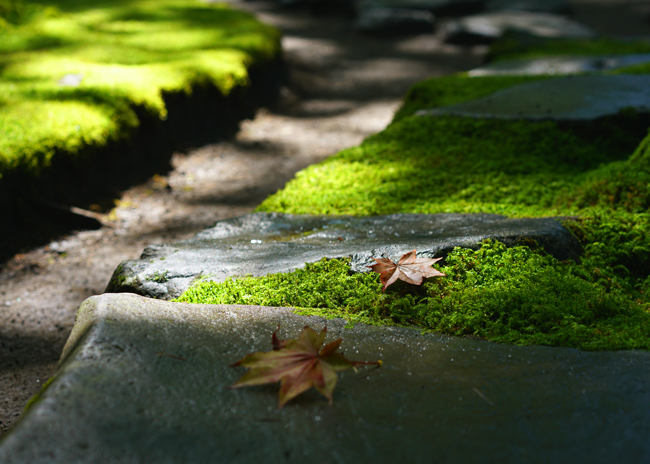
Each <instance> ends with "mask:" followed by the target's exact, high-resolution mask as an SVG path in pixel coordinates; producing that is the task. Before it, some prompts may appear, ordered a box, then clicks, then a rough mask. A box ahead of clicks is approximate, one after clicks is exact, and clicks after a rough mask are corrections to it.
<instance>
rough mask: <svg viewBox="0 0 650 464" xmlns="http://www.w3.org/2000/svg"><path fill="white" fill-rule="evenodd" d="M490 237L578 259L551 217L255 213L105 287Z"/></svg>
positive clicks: (139, 287) (131, 264)
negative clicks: (529, 243)
mask: <svg viewBox="0 0 650 464" xmlns="http://www.w3.org/2000/svg"><path fill="white" fill-rule="evenodd" d="M485 239H494V240H499V241H501V242H503V243H505V244H506V245H508V246H512V245H516V244H517V243H519V242H520V241H521V240H526V239H534V240H536V241H537V242H538V243H539V244H540V245H542V246H543V247H544V248H545V249H546V251H547V252H548V253H550V254H552V255H553V256H555V257H556V258H558V259H561V260H564V259H573V260H576V261H577V260H579V255H580V252H581V247H580V244H579V243H578V241H577V240H576V239H575V238H574V237H573V235H571V233H570V232H569V231H568V230H567V229H565V228H564V227H563V226H562V225H561V224H560V223H559V222H558V221H557V220H555V219H553V218H539V219H526V218H523V219H508V218H505V217H504V216H500V215H496V214H432V215H426V214H393V215H388V216H376V217H369V218H363V217H340V216H339V217H327V216H302V215H289V214H286V215H285V214H278V213H253V214H248V215H246V216H242V217H240V218H235V219H229V220H226V221H221V222H218V223H217V224H216V225H215V226H214V227H213V228H211V229H207V230H205V231H203V232H200V233H199V234H197V235H196V236H195V237H194V238H192V239H191V240H187V241H182V242H177V243H172V244H167V245H154V246H150V247H147V248H146V249H145V250H144V252H143V254H142V256H141V258H140V259H137V260H129V261H124V262H123V263H122V264H120V266H119V267H118V268H117V269H116V271H115V273H114V274H113V276H112V278H111V281H110V283H109V285H108V288H107V289H106V291H107V292H113V293H117V292H133V293H137V294H140V295H144V296H149V297H153V298H160V299H172V298H176V297H178V296H180V295H181V293H183V292H184V291H185V290H186V289H187V288H188V287H189V286H190V284H191V282H192V281H193V280H194V279H196V278H197V277H198V276H210V278H211V280H215V281H218V282H221V281H224V280H226V278H228V277H233V276H244V275H247V274H250V275H253V276H262V275H266V274H271V273H277V272H288V271H292V270H295V269H297V268H301V267H303V266H304V264H305V263H310V262H316V261H319V260H320V259H321V258H323V257H327V258H341V257H351V258H352V271H354V272H369V269H368V267H367V266H370V265H372V264H375V262H374V261H372V260H371V259H370V257H371V256H375V257H379V256H381V255H382V254H383V253H386V254H387V255H389V256H391V257H393V258H399V257H400V256H401V255H402V254H404V253H406V252H407V251H411V250H413V249H417V250H418V255H419V256H427V257H433V256H436V257H441V256H446V254H447V253H449V252H450V251H451V250H453V249H454V248H455V247H464V248H474V249H476V248H478V247H479V244H480V242H481V241H483V240H485Z"/></svg>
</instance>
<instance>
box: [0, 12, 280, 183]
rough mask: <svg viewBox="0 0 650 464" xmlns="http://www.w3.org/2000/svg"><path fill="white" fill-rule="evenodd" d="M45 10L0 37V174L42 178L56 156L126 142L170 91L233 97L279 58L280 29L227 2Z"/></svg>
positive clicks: (160, 111)
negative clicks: (210, 89)
mask: <svg viewBox="0 0 650 464" xmlns="http://www.w3.org/2000/svg"><path fill="white" fill-rule="evenodd" d="M1 1H2V2H3V3H0V14H1V15H4V16H7V17H13V16H12V15H14V13H3V11H5V10H7V11H8V9H7V8H5V9H3V7H4V6H6V5H10V6H11V5H19V6H18V7H16V8H14V10H16V11H23V10H25V11H27V10H29V11H31V10H30V8H31V7H29V8H28V7H25V8H23V7H22V6H20V5H23V4H20V3H18V2H16V1H15V0H1ZM39 8H40V10H39V11H41V14H30V15H28V14H27V13H25V14H23V15H22V16H21V18H24V21H23V20H21V21H18V20H16V21H13V23H16V24H15V25H14V24H10V23H9V22H8V21H7V20H5V21H4V24H5V26H4V27H5V28H9V29H8V30H7V32H6V33H4V32H3V33H2V34H0V133H2V134H3V137H2V138H1V139H0V177H1V176H2V175H3V173H6V172H7V171H9V170H12V169H17V168H19V167H20V168H22V169H24V170H26V171H31V172H33V173H36V174H37V173H38V171H39V169H41V168H42V167H43V166H47V165H49V163H50V161H51V158H52V156H56V153H59V152H66V153H72V154H74V153H78V152H81V151H82V148H83V147H86V146H104V145H105V144H106V143H107V142H108V141H111V140H123V139H128V138H129V137H130V134H131V133H132V131H133V130H134V129H136V128H137V127H138V126H139V124H140V121H139V118H138V116H137V112H138V111H144V113H145V114H148V115H150V116H153V117H156V118H161V119H164V118H166V117H167V108H166V107H165V103H164V99H163V96H164V95H165V94H168V93H187V94H191V93H192V92H193V90H194V89H196V88H198V87H201V86H205V85H213V86H216V87H217V88H219V89H220V91H221V92H222V93H223V94H224V95H227V94H229V93H230V92H231V91H232V89H233V88H235V87H237V86H246V85H247V84H248V71H247V70H248V68H249V67H250V66H251V65H252V64H254V63H261V62H264V61H268V60H271V59H274V58H275V57H276V56H277V54H278V52H279V32H278V31H277V30H275V29H273V28H271V27H269V26H266V25H263V24H261V23H259V22H258V21H256V20H255V19H254V18H253V17H252V16H251V15H249V14H247V13H243V12H238V11H234V10H232V9H230V8H229V7H227V6H225V5H223V4H207V3H203V2H199V1H198V0H197V1H195V2H194V1H190V2H185V1H181V0H164V1H157V2H154V1H151V0H134V1H130V2H123V1H119V0H107V1H104V2H102V3H101V4H92V5H90V4H88V2H69V1H63V0H60V1H51V2H49V7H48V8H45V7H39ZM14 10H11V11H14ZM16 14H17V13H16ZM21 14H22V13H21ZM4 16H3V17H4ZM66 75H75V76H79V77H80V78H81V81H80V83H79V86H77V87H75V86H62V85H60V84H59V81H60V80H61V79H62V78H63V77H64V76H66Z"/></svg>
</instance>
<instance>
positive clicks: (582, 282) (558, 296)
mask: <svg viewBox="0 0 650 464" xmlns="http://www.w3.org/2000/svg"><path fill="white" fill-rule="evenodd" d="M440 270H441V271H442V272H444V273H445V274H446V276H445V277H436V278H433V279H428V281H425V283H424V284H423V285H422V286H421V287H415V286H412V285H408V284H404V283H402V282H398V283H396V284H394V285H392V286H391V287H389V288H388V289H387V291H386V292H385V293H382V291H381V284H380V283H379V276H378V274H375V273H367V274H354V273H351V272H350V266H349V262H347V261H346V260H327V259H323V260H321V261H319V262H317V263H312V264H307V265H306V266H305V268H304V269H299V270H296V271H294V272H291V273H286V274H273V275H268V276H265V277H259V278H252V277H246V278H243V279H231V280H227V281H226V282H223V283H215V282H201V283H199V284H197V285H195V286H193V287H192V288H190V289H189V290H188V291H187V292H185V294H184V295H182V296H181V297H180V298H179V299H178V300H177V301H182V302H189V303H211V304H253V305H267V306H292V307H296V308H306V309H303V311H302V312H303V313H305V314H319V315H323V316H326V317H343V318H346V319H348V320H350V321H355V322H367V323H374V324H378V323H379V324H408V325H413V324H415V325H417V326H419V327H422V328H425V329H430V330H434V331H439V332H443V333H448V334H453V335H471V336H477V337H482V338H486V339H489V340H494V341H498V342H507V343H514V344H544V345H551V346H569V347H576V348H582V349H589V350H600V349H648V348H650V312H649V309H650V305H648V304H647V303H644V302H642V301H641V300H634V299H632V298H630V297H629V295H630V293H629V292H630V291H631V290H630V288H629V287H628V286H627V284H626V282H625V281H624V280H622V281H620V282H619V281H618V280H616V279H614V280H607V279H606V278H603V276H602V275H601V274H600V273H599V272H598V270H597V268H593V267H591V266H584V265H583V266H579V265H576V264H575V263H573V262H559V261H557V260H556V259H555V258H553V257H551V256H548V255H546V254H544V253H543V251H540V250H532V249H531V248H529V247H525V246H519V247H513V248H509V249H508V248H506V247H505V245H503V244H501V243H498V242H489V241H488V242H485V243H484V244H483V245H482V247H481V249H479V250H477V251H473V250H466V249H460V248H457V249H455V250H454V251H453V252H452V253H450V254H449V256H448V257H447V258H446V260H445V265H444V266H441V267H440ZM632 293H635V294H636V295H640V293H639V292H638V291H635V290H632Z"/></svg>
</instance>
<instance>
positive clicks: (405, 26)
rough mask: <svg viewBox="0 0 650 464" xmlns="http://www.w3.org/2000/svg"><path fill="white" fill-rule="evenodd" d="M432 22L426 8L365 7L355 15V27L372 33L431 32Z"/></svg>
mask: <svg viewBox="0 0 650 464" xmlns="http://www.w3.org/2000/svg"><path fill="white" fill-rule="evenodd" d="M434 22H435V18H434V16H433V13H431V12H430V11H426V10H412V9H408V8H386V7H366V8H362V9H361V10H360V11H359V14H358V15H357V19H356V28H357V29H358V30H360V31H362V32H368V33H373V34H421V33H426V32H433V29H434Z"/></svg>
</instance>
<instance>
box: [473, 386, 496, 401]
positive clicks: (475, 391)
mask: <svg viewBox="0 0 650 464" xmlns="http://www.w3.org/2000/svg"><path fill="white" fill-rule="evenodd" d="M474 393H476V394H477V395H478V396H480V397H481V398H483V399H484V400H485V402H486V403H487V404H489V405H490V406H494V403H493V402H492V400H491V399H490V398H488V397H487V396H485V395H484V394H483V392H482V391H481V390H479V389H478V388H476V387H474Z"/></svg>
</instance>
